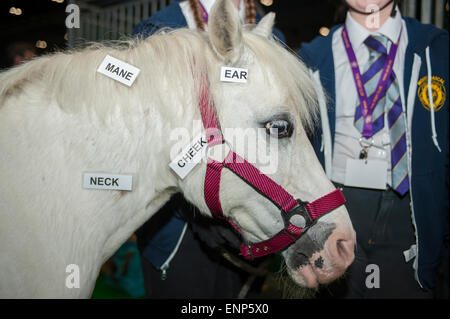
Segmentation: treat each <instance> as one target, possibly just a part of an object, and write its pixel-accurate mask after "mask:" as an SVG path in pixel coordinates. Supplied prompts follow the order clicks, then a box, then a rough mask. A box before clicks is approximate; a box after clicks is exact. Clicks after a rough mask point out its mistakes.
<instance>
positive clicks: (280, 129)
mask: <svg viewBox="0 0 450 319" xmlns="http://www.w3.org/2000/svg"><path fill="white" fill-rule="evenodd" d="M265 127H266V133H267V134H269V135H271V136H274V137H277V138H283V137H290V136H291V135H292V125H291V123H290V122H289V121H286V120H274V121H270V122H267V123H266V124H265Z"/></svg>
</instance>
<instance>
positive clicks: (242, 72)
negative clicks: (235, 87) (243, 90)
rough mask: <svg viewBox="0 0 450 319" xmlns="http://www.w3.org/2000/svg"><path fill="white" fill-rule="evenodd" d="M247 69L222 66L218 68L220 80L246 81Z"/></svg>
mask: <svg viewBox="0 0 450 319" xmlns="http://www.w3.org/2000/svg"><path fill="white" fill-rule="evenodd" d="M247 79H248V69H242V68H232V67H228V66H223V67H222V68H221V69H220V81H222V82H235V83H247Z"/></svg>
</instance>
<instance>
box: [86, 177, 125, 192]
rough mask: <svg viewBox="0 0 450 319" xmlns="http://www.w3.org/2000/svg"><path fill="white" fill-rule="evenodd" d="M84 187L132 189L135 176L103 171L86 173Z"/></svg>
mask: <svg viewBox="0 0 450 319" xmlns="http://www.w3.org/2000/svg"><path fill="white" fill-rule="evenodd" d="M83 188H87V189H107V190H118V191H131V190H132V188H133V176H131V175H117V174H103V173H84V174H83Z"/></svg>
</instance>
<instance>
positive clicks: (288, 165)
mask: <svg viewBox="0 0 450 319" xmlns="http://www.w3.org/2000/svg"><path fill="white" fill-rule="evenodd" d="M273 24H274V14H273V13H270V14H268V15H266V16H265V17H264V18H263V19H262V20H261V21H260V22H259V24H258V25H256V26H244V27H243V26H241V24H240V21H239V17H238V13H237V11H236V9H235V8H234V7H233V5H232V4H231V3H230V1H228V0H219V1H217V2H216V4H215V5H214V7H213V9H212V12H211V15H210V18H209V23H208V31H207V33H206V34H205V37H207V41H208V43H209V44H208V52H206V53H204V54H205V56H207V57H208V58H207V63H206V64H205V67H204V68H205V69H204V70H196V71H198V73H199V74H200V76H198V77H197V81H204V80H205V79H204V78H205V77H207V82H208V85H209V92H210V93H209V94H210V96H209V98H210V99H211V100H212V101H213V103H214V107H215V112H216V114H217V118H218V121H219V123H220V126H221V129H222V133H223V136H224V138H225V140H226V141H227V142H228V143H226V144H223V145H220V146H215V147H213V148H212V149H210V150H208V151H209V152H210V153H209V155H210V156H211V157H213V158H214V157H216V158H219V159H218V160H219V161H222V160H223V155H224V154H226V151H225V152H224V151H222V152H220V150H222V149H223V148H231V149H233V150H234V151H235V152H236V153H237V154H240V155H241V156H243V157H245V158H246V159H247V160H248V161H249V162H251V163H252V164H253V165H254V166H255V167H258V168H259V169H260V171H262V172H263V173H265V174H266V175H267V176H270V178H271V179H273V180H274V181H276V183H278V184H279V185H281V186H282V187H283V188H284V189H285V190H287V191H288V192H289V193H290V194H294V195H295V196H296V197H297V198H300V199H301V200H303V201H307V202H313V201H314V200H315V199H317V198H320V197H322V196H323V195H325V194H328V193H330V192H332V191H333V190H334V189H335V187H334V186H333V184H332V183H331V182H330V180H329V179H328V178H327V176H326V174H325V172H324V170H323V168H322V167H321V165H320V163H319V161H318V159H317V157H316V155H315V152H314V149H313V148H312V146H311V144H310V141H309V138H308V134H310V133H312V131H313V129H314V123H315V120H316V117H317V108H318V103H317V99H318V97H317V94H316V92H317V88H316V87H315V85H318V84H316V83H313V81H312V80H311V79H310V77H309V73H308V70H307V68H306V67H305V65H304V64H303V63H302V62H301V61H300V60H299V59H298V57H296V56H295V55H293V54H292V53H290V52H288V51H287V50H286V49H285V48H284V47H283V46H282V45H281V44H280V43H278V42H277V41H274V40H273V39H271V37H272V28H273ZM200 65H201V64H200V63H194V65H193V66H192V68H193V69H197V68H199V66H200ZM224 66H227V67H235V68H241V69H245V70H246V72H247V73H246V74H245V75H246V76H245V77H246V79H245V80H246V82H245V83H233V82H224V81H220V72H221V68H222V67H224ZM236 76H239V74H237V75H236ZM267 154H269V155H267ZM200 167H201V168H199V169H196V170H193V171H192V172H191V173H190V175H189V177H188V178H186V179H184V180H182V181H180V182H179V187H180V189H181V191H182V192H183V193H184V195H185V197H186V198H187V199H188V200H189V201H191V202H192V203H194V204H195V205H196V206H197V207H198V208H199V209H200V210H201V211H202V212H204V213H206V214H210V210H209V209H208V206H207V204H206V202H205V197H204V196H203V194H204V187H205V185H204V180H205V170H206V164H205V163H201V165H200ZM219 197H220V202H221V206H222V210H223V214H224V216H225V217H227V218H228V219H229V220H231V221H232V223H233V224H235V225H236V226H237V228H239V229H240V230H241V232H242V236H243V238H244V241H245V242H248V243H255V242H261V241H264V240H267V239H269V238H272V237H273V236H274V235H276V234H277V233H279V232H280V230H282V229H283V228H284V220H283V218H282V215H281V213H280V210H279V208H277V207H276V206H275V205H274V204H273V203H272V202H271V201H270V200H269V199H268V198H266V197H264V196H262V195H261V194H260V193H259V192H257V191H255V189H254V188H252V187H251V186H249V185H248V184H247V183H245V182H244V181H243V180H242V179H240V178H239V177H238V176H236V175H235V174H233V173H232V172H231V171H228V170H225V169H224V170H223V171H222V175H221V179H220V193H219ZM291 222H292V223H295V221H292V220H291ZM299 222H301V221H299ZM355 240H356V237H355V232H354V230H353V227H352V224H351V221H350V219H349V216H348V213H347V210H346V208H345V207H344V206H340V207H339V208H336V209H334V210H333V211H331V212H330V213H328V214H326V215H325V216H323V217H321V218H320V219H319V220H318V222H317V223H315V224H314V225H313V226H311V227H310V228H308V230H307V231H306V233H304V234H303V235H302V236H301V237H300V238H299V239H298V240H296V241H295V242H294V243H293V244H291V245H290V246H289V247H288V248H286V249H284V251H283V252H282V255H283V257H284V259H285V262H286V265H287V269H288V273H289V274H290V276H291V277H292V279H293V280H294V281H295V282H296V283H298V284H299V285H302V286H307V287H317V286H318V284H319V283H329V282H331V281H333V280H334V279H336V278H338V277H339V276H340V275H342V274H343V272H344V271H345V270H346V268H347V267H348V266H349V265H350V264H351V263H352V262H353V259H354V246H355Z"/></svg>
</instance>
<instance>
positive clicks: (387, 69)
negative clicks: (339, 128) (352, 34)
mask: <svg viewBox="0 0 450 319" xmlns="http://www.w3.org/2000/svg"><path fill="white" fill-rule="evenodd" d="M400 36H401V31H400V35H399V38H398V41H397V43H392V45H391V48H390V50H389V54H388V56H387V60H386V63H385V64H384V67H383V71H382V73H381V76H380V80H379V81H378V84H377V87H376V89H375V91H374V96H373V99H372V101H371V103H370V104H369V100H368V96H367V94H366V90H365V88H364V83H363V81H362V76H361V72H360V71H359V66H358V61H357V60H356V56H355V52H354V51H353V48H352V44H351V43H350V39H349V37H348V32H347V28H346V26H345V25H344V29H343V30H342V40H343V41H344V47H345V51H346V52H347V56H348V60H349V61H350V66H351V68H352V73H353V78H354V80H355V84H356V89H357V92H358V96H359V102H360V105H361V113H362V115H363V117H364V126H363V131H362V136H364V137H365V138H369V137H371V136H372V135H373V133H372V113H373V111H374V109H375V106H376V105H377V103H378V101H379V100H380V99H381V98H382V97H383V93H384V91H385V89H386V84H387V83H388V81H389V78H390V76H391V73H392V68H393V66H394V60H395V54H396V53H397V48H398V44H399V43H400Z"/></svg>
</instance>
